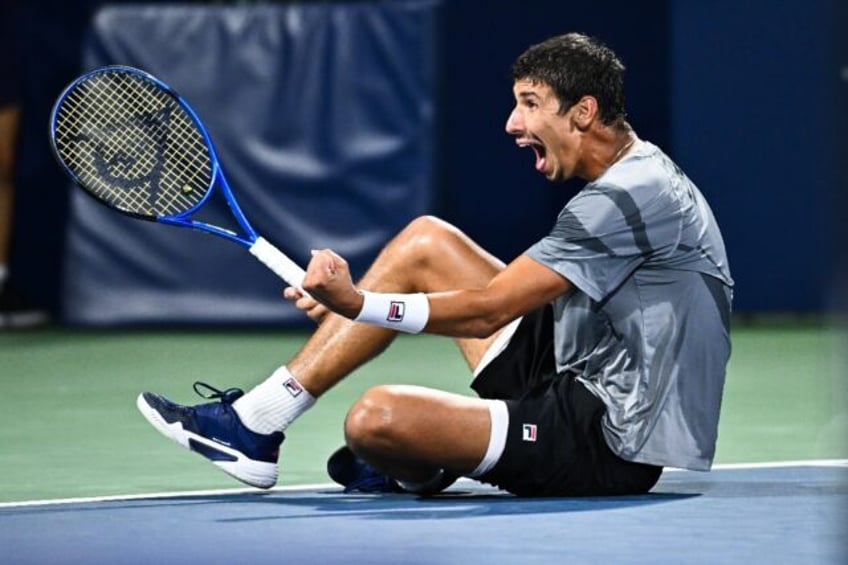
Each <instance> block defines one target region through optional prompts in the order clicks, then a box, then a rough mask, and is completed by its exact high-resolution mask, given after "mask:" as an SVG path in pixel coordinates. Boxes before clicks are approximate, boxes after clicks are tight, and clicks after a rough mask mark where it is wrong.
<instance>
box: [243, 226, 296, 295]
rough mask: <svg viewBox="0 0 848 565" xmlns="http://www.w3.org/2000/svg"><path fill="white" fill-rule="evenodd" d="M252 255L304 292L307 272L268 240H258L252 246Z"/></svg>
mask: <svg viewBox="0 0 848 565" xmlns="http://www.w3.org/2000/svg"><path fill="white" fill-rule="evenodd" d="M250 253H251V255H253V256H254V257H256V258H257V259H259V260H260V261H262V262H263V263H265V266H266V267H268V268H269V269H271V270H272V271H274V272H275V273H276V274H277V276H278V277H280V278H281V279H283V280H284V281H286V282H287V283H289V284H290V285H292V286H294V287H297V288H298V289H300V290H303V278H304V277H305V276H306V271H304V270H303V269H301V268H300V267H299V266H298V264H297V263H295V262H294V261H292V260H291V259H289V258H288V257H287V256H286V254H285V253H283V252H282V251H280V250H279V249H277V248H276V247H274V246H273V245H272V244H270V243H268V240H266V239H264V238H261V237H260V238H257V240H256V241H255V242H254V243H253V245H252V246H250Z"/></svg>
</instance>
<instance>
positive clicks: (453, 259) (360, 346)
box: [287, 216, 504, 397]
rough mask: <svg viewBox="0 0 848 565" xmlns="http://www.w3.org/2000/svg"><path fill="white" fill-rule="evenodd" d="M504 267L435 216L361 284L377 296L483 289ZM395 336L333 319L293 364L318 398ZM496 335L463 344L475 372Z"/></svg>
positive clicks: (418, 223)
mask: <svg viewBox="0 0 848 565" xmlns="http://www.w3.org/2000/svg"><path fill="white" fill-rule="evenodd" d="M503 268H504V264H503V263H502V262H501V261H499V260H498V259H496V258H495V257H493V256H492V255H490V254H488V253H487V252H486V251H484V250H483V249H482V248H480V247H479V246H478V245H476V244H475V243H474V242H473V241H471V240H470V239H469V238H468V237H467V236H465V235H464V234H463V233H462V232H460V231H459V230H457V229H456V228H454V227H453V226H451V225H450V224H447V223H445V222H443V221H442V220H439V219H437V218H433V217H430V216H424V217H421V218H418V219H416V220H414V221H413V222H412V223H410V224H409V225H408V226H407V227H406V228H405V229H404V230H403V231H402V232H401V233H400V234H398V235H397V236H396V237H395V238H394V239H393V240H392V241H391V242H389V244H388V245H387V246H386V247H385V248H384V249H383V251H382V252H381V253H380V254H379V256H378V257H377V259H376V260H375V261H374V264H373V265H372V266H371V268H370V269H369V270H368V272H367V273H366V274H365V276H364V277H363V278H362V280H361V281H360V283H359V287H360V288H364V289H368V290H372V291H376V292H434V291H439V290H449V289H456V288H482V287H484V286H486V285H487V284H488V283H489V281H490V280H491V279H492V278H493V277H494V276H495V275H496V274H497V273H498V272H499V271H500V270H501V269H503ZM394 336H395V332H393V331H391V330H386V329H383V328H377V327H374V326H368V325H365V324H359V323H356V322H352V321H350V320H348V319H347V318H344V317H342V316H337V315H335V314H328V315H327V317H326V318H325V319H324V320H323V321H322V323H321V325H320V326H319V327H318V328H317V329H316V331H315V333H314V334H313V335H312V336H311V337H310V339H309V340H308V341H307V342H306V344H305V345H304V346H303V348H302V349H301V350H300V351H299V352H298V353H297V355H296V356H295V357H294V358H293V359H292V360H291V361H290V362H289V363H288V364H287V365H288V368H289V370H290V371H291V372H292V374H293V375H294V376H295V377H297V379H298V381H300V383H301V384H302V385H303V386H304V387H305V388H306V389H307V390H308V391H309V392H310V393H311V394H312V395H313V396H315V397H318V396H320V395H321V394H323V393H324V392H326V391H327V390H329V389H330V388H331V387H332V386H333V385H335V384H336V383H338V382H339V381H340V380H342V379H343V378H344V377H345V376H347V375H348V374H349V373H351V372H352V371H353V370H354V369H356V368H357V367H359V366H360V365H362V364H363V363H365V362H366V361H368V360H370V359H372V358H373V357H375V356H377V355H378V354H380V353H381V352H382V351H383V350H384V349H385V348H386V347H387V346H388V345H389V344H390V343H391V341H392V339H394ZM493 339H494V336H492V337H490V338H488V339H458V340H456V341H457V344H458V345H459V347H460V350H461V351H462V353H463V355H464V356H465V358H466V361H467V362H468V364H469V366H470V367H472V368H473V367H475V366H476V365H477V363H478V362H479V360H480V357H481V356H482V355H483V353H484V352H485V350H486V348H487V347H488V345H489V344H490V343H491V341H492V340H493Z"/></svg>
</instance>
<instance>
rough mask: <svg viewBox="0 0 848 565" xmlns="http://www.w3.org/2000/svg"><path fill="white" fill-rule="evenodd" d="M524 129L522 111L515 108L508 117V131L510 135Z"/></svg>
mask: <svg viewBox="0 0 848 565" xmlns="http://www.w3.org/2000/svg"><path fill="white" fill-rule="evenodd" d="M522 131H524V122H523V120H522V119H521V112H519V111H518V108H513V110H512V112H510V113H509V117H508V118H507V119H506V132H507V133H508V134H510V135H516V134H519V133H521V132H522Z"/></svg>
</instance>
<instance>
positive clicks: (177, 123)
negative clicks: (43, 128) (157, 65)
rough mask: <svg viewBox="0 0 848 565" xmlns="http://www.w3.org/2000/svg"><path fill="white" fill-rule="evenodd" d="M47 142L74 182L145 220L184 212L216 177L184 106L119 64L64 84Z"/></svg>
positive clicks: (205, 142)
mask: <svg viewBox="0 0 848 565" xmlns="http://www.w3.org/2000/svg"><path fill="white" fill-rule="evenodd" d="M50 140H51V145H52V149H53V154H54V155H55V157H56V159H57V161H58V162H59V164H60V165H61V166H62V168H63V169H64V170H65V171H66V172H67V174H68V175H69V176H70V178H71V179H72V180H73V181H74V183H76V184H77V185H78V186H80V187H81V188H82V189H83V190H84V191H85V192H86V193H88V194H89V195H90V196H93V197H94V198H95V199H96V200H97V201H98V202H101V203H102V204H105V205H106V206H109V207H110V208H112V209H114V210H117V211H119V212H122V213H124V214H127V215H130V216H134V217H137V218H141V219H145V220H154V221H161V220H163V219H169V218H181V217H183V216H187V215H189V214H191V213H192V212H194V211H195V210H197V209H198V208H199V207H200V206H202V205H203V203H204V202H205V201H206V199H207V198H208V197H209V195H210V193H211V192H212V188H213V186H214V184H215V180H216V178H217V177H218V175H219V173H220V171H219V167H218V160H217V157H216V156H215V151H214V149H213V147H212V142H211V139H210V138H209V135H208V133H207V132H206V129H205V128H204V127H203V124H202V123H201V121H200V119H199V118H198V117H197V115H196V113H195V112H194V110H193V109H192V108H191V107H190V106H189V105H188V103H186V102H185V100H183V99H182V97H180V95H179V94H177V92H175V91H174V90H173V89H172V88H170V87H169V86H168V85H166V84H165V83H163V82H162V81H160V80H159V79H157V78H155V77H153V76H151V75H150V74H148V73H146V72H144V71H141V70H139V69H135V68H132V67H127V66H122V65H112V66H108V67H101V68H98V69H95V70H93V71H90V72H88V73H86V74H84V75H82V76H81V77H79V78H77V79H76V80H74V81H73V82H72V83H71V84H70V85H68V87H67V88H66V89H65V90H64V91H63V92H62V94H61V95H60V96H59V98H58V99H57V100H56V103H55V105H54V107H53V111H52V112H51V116H50Z"/></svg>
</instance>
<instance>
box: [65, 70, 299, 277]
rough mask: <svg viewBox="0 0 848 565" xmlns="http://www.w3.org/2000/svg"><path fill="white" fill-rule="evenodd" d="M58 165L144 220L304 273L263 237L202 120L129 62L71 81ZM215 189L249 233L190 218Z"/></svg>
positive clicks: (287, 272)
mask: <svg viewBox="0 0 848 565" xmlns="http://www.w3.org/2000/svg"><path fill="white" fill-rule="evenodd" d="M50 139H51V142H52V147H53V152H54V154H55V155H56V158H57V160H58V161H59V164H61V165H62V168H64V170H65V172H66V173H67V174H68V175H69V176H70V177H71V179H72V180H73V181H74V182H75V183H76V184H77V185H79V186H80V187H81V188H82V189H83V190H85V191H86V192H87V193H88V194H89V195H91V196H93V197H94V198H95V199H97V201H98V202H101V203H103V204H105V205H106V206H109V207H110V208H112V209H113V210H117V211H118V212H121V213H124V214H127V215H129V216H132V217H135V218H141V219H143V220H149V221H156V222H160V223H163V224H170V225H173V226H183V227H190V228H194V229H197V230H201V231H204V232H207V233H211V234H213V235H217V236H220V237H223V238H225V239H228V240H230V241H233V242H235V243H238V244H240V245H243V246H244V247H247V248H248V249H249V250H250V253H251V254H253V255H254V256H255V257H256V258H258V259H259V260H260V261H262V263H264V264H265V265H266V266H268V268H270V269H271V270H272V271H274V272H275V273H276V274H277V275H278V276H279V277H280V278H282V279H283V280H284V281H286V282H287V283H288V284H290V285H292V286H295V287H297V288H301V286H302V283H303V277H304V274H305V273H304V271H303V269H301V268H300V267H299V266H298V265H297V264H296V263H294V262H293V261H292V260H291V259H289V258H288V257H287V256H286V255H285V254H284V253H283V252H281V251H280V250H279V249H277V248H276V247H274V246H273V245H272V244H270V243H269V242H268V241H266V240H265V239H263V238H262V237H260V236H259V235H258V234H257V233H256V230H254V229H253V227H252V226H251V225H250V223H249V222H248V221H247V218H246V217H245V215H244V213H242V211H241V208H239V205H238V203H237V202H236V199H235V196H234V195H233V192H232V190H230V187H229V184H228V183H227V180H226V178H224V172H223V170H222V169H221V166H220V164H219V162H218V157H217V155H216V154H215V149H214V148H213V146H212V140H211V139H210V137H209V134H208V133H207V132H206V128H204V127H203V124H202V123H201V122H200V118H198V117H197V114H196V113H195V112H194V110H193V109H192V108H191V107H190V106H189V105H188V103H187V102H186V101H185V100H184V99H183V98H182V97H181V96H180V95H179V94H177V93H176V92H175V91H174V90H173V89H172V88H170V87H169V86H168V85H166V84H164V83H163V82H162V81H160V80H158V79H156V78H155V77H153V76H151V75H149V74H147V73H145V72H143V71H140V70H138V69H134V68H132V67H125V66H109V67H102V68H99V69H95V70H93V71H90V72H88V73H86V74H84V75H83V76H81V77H79V78H78V79H76V80H75V81H73V82H72V83H71V84H70V86H68V87H67V88H66V89H65V91H64V92H62V94H61V95H60V96H59V99H58V100H57V101H56V104H55V106H54V107H53V112H52V114H51V116H50ZM215 187H218V188H219V190H220V191H221V192H222V193H223V195H224V197H225V198H226V200H227V204H228V205H229V208H230V210H231V211H232V214H233V216H234V217H235V219H236V221H237V222H238V224H239V225H240V226H241V228H242V229H243V230H244V234H243V235H239V234H237V233H235V232H233V231H231V230H228V229H225V228H222V227H218V226H215V225H212V224H208V223H205V222H201V221H198V220H195V219H192V216H193V215H194V213H195V212H196V211H197V210H199V209H200V208H201V207H202V206H203V204H204V203H205V202H206V201H207V200H208V199H209V196H210V195H211V194H212V193H213V191H214V189H215Z"/></svg>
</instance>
